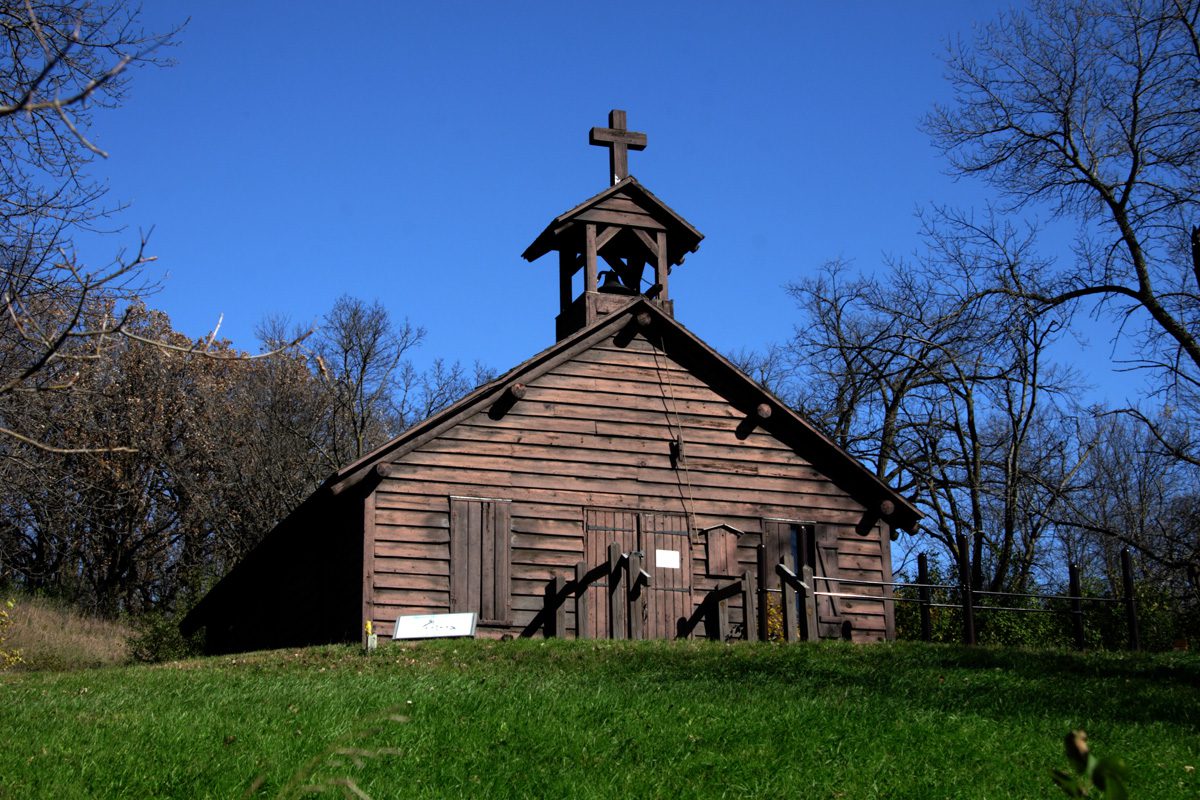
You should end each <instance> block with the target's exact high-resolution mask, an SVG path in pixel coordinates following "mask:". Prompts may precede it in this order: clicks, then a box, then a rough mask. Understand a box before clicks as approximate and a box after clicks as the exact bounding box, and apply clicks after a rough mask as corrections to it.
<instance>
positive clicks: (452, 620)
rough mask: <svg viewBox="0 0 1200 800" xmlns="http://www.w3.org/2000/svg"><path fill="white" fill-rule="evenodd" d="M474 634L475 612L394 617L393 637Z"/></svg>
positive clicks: (417, 637)
mask: <svg viewBox="0 0 1200 800" xmlns="http://www.w3.org/2000/svg"><path fill="white" fill-rule="evenodd" d="M474 635H475V612H474V611H465V612H462V613H459V614H412V615H410V616H407V617H397V618H396V630H395V633H393V634H392V638H393V639H439V638H451V637H455V636H474Z"/></svg>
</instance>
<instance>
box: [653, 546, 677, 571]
mask: <svg viewBox="0 0 1200 800" xmlns="http://www.w3.org/2000/svg"><path fill="white" fill-rule="evenodd" d="M654 566H656V567H658V568H659V569H679V551H678V550H655V551H654Z"/></svg>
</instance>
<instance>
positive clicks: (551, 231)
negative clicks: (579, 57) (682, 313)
mask: <svg viewBox="0 0 1200 800" xmlns="http://www.w3.org/2000/svg"><path fill="white" fill-rule="evenodd" d="M608 118H609V127H608V128H592V130H591V133H590V135H589V140H590V141H591V143H592V144H603V145H606V146H608V147H609V148H610V152H609V170H610V174H611V175H612V180H613V185H612V186H610V187H609V188H607V189H605V190H604V191H602V192H600V193H599V194H597V195H595V196H593V197H590V198H588V199H587V200H585V201H583V202H582V203H580V204H579V205H577V206H575V207H574V208H572V209H570V210H569V211H566V212H564V213H562V214H559V215H558V216H557V217H555V218H554V219H552V220H551V221H550V224H549V225H547V226H546V229H545V230H543V231H542V232H541V233H540V234H539V235H538V237H537V238H536V239H534V240H533V242H532V243H531V244H530V245H529V247H527V248H525V252H524V253H522V257H523V258H524V259H525V260H526V261H536V260H537V259H539V258H541V257H542V256H544V255H546V254H547V253H549V252H551V251H557V252H558V254H559V295H560V305H561V309H560V312H559V315H558V319H557V321H556V328H557V335H558V338H559V339H563V338H565V337H566V336H569V335H570V334H572V333H574V332H575V331H577V330H579V329H580V328H582V327H584V326H586V325H590V324H591V323H593V322H595V321H596V320H597V319H598V318H600V317H602V316H604V315H606V314H609V313H612V311H614V310H615V309H616V308H618V307H619V306H622V305H624V303H625V302H626V301H627V300H628V299H629V297H631V296H636V295H643V296H645V297H646V298H647V299H648V300H650V301H651V302H653V303H655V304H656V305H658V306H659V308H661V309H662V311H663V312H664V313H666V314H668V315H670V316H673V315H674V304H673V303H672V301H671V300H670V298H669V296H668V293H667V283H668V277H669V275H670V272H671V268H672V267H676V266H678V265H680V264H682V263H683V260H684V258H685V257H686V256H687V254H688V253H693V252H695V251H696V250H697V249H698V248H699V247H700V240H701V239H703V238H704V234H702V233H700V232H699V231H698V230H696V229H695V228H693V227H692V226H691V224H690V223H688V221H687V220H685V219H684V218H683V217H681V216H679V215H678V214H676V213H675V212H674V211H673V210H672V209H671V208H670V207H669V206H668V205H667V204H666V203H664V202H663V201H661V200H659V199H658V198H657V197H655V196H654V194H653V193H651V192H650V190H649V189H647V188H646V187H645V186H642V185H641V184H640V183H638V181H637V178H634V177H633V176H632V175H628V174H627V173H628V162H627V150H628V149H634V150H641V149H644V148H645V147H646V135H645V134H644V133H637V132H633V131H627V130H625V112H624V111H617V110H614V111H612V112H610V113H609V117H608ZM599 261H603V262H604V263H605V264H607V265H608V267H609V270H608V271H606V272H605V273H604V275H603V278H604V281H603V284H602V285H601V282H600V275H599V273H598V269H599V267H598V264H599ZM647 266H651V267H652V268H653V279H652V280H651V279H647V278H645V277H644V273H645V271H646V267H647ZM580 270H583V293H582V294H580V295H579V296H578V297H576V296H574V295H575V290H574V289H573V288H572V279H573V278H574V276H575V274H576V273H577V272H579V271H580Z"/></svg>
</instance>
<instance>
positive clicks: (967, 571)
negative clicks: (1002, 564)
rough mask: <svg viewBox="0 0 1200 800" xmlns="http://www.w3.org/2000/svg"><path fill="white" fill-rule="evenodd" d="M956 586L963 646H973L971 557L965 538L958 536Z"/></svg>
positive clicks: (973, 610) (973, 617)
mask: <svg viewBox="0 0 1200 800" xmlns="http://www.w3.org/2000/svg"><path fill="white" fill-rule="evenodd" d="M957 541H958V585H959V594H960V595H962V596H961V598H960V599H961V601H962V624H963V644H975V606H974V598H973V597H972V596H971V595H972V591H971V556H970V551H969V550H968V549H967V537H966V536H964V535H963V534H961V533H960V534H959V535H958V540H957Z"/></svg>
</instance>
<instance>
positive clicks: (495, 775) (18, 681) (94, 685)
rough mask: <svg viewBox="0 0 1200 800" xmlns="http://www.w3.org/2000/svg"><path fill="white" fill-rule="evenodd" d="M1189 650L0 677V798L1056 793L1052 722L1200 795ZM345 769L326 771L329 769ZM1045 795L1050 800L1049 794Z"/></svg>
mask: <svg viewBox="0 0 1200 800" xmlns="http://www.w3.org/2000/svg"><path fill="white" fill-rule="evenodd" d="M1197 686H1200V658H1197V657H1196V656H1194V655H1190V654H1161V655H1128V654H1119V653H1097V654H1090V655H1084V656H1081V655H1075V654H1069V653H1060V652H1032V651H1015V650H1008V651H1000V650H990V649H983V648H980V649H974V650H967V649H963V648H958V647H953V646H943V645H920V644H898V645H880V646H852V645H841V644H834V643H831V644H828V645H826V644H822V645H820V646H803V645H793V646H780V645H735V646H724V645H717V644H710V643H707V642H677V643H665V642H640V643H620V642H616V643H613V642H595V643H589V642H570V641H552V642H545V643H543V642H540V641H516V642H468V641H441V642H429V643H424V644H422V645H420V646H412V647H400V646H384V647H383V648H381V650H380V651H378V652H377V653H375V654H374V655H372V656H370V657H367V656H364V655H362V654H360V653H359V652H358V651H357V650H355V649H351V648H318V649H312V650H304V651H295V652H288V651H281V652H273V653H259V654H253V655H250V656H236V657H220V658H210V659H198V660H193V661H187V662H179V663H175V664H168V665H162V666H156V667H148V666H139V667H119V668H108V669H102V670H92V671H80V672H70V673H58V674H50V673H10V674H7V675H4V676H3V677H0V741H3V742H4V743H5V744H4V746H3V747H0V797H4V798H7V797H12V798H25V797H55V798H69V797H223V798H224V797H239V796H243V795H247V796H255V797H257V796H262V797H276V796H298V795H300V794H302V793H303V791H304V790H305V788H306V787H310V786H311V787H315V786H318V785H324V786H325V787H326V788H327V794H328V796H331V797H336V796H341V795H342V794H343V790H348V787H349V785H350V784H353V786H354V787H356V788H358V789H359V790H361V791H363V792H365V793H366V794H367V795H369V796H371V797H373V798H375V799H376V800H379V798H384V797H404V798H408V797H585V798H590V797H595V798H601V797H604V798H624V797H672V798H675V797H679V798H689V797H803V798H822V797H830V798H835V797H844V798H871V797H888V798H909V797H911V798H942V797H979V798H1003V797H1014V798H1028V797H1054V796H1055V795H1056V793H1057V792H1058V790H1057V789H1056V788H1055V787H1054V785H1053V784H1052V782H1051V780H1050V777H1049V770H1050V768H1052V767H1060V766H1065V765H1066V761H1065V758H1064V756H1063V753H1062V737H1063V735H1064V734H1065V733H1066V732H1067V731H1068V730H1069V729H1071V728H1084V729H1086V730H1087V731H1088V734H1089V737H1090V740H1091V743H1092V747H1093V749H1094V751H1096V752H1097V753H1099V754H1101V755H1106V754H1111V755H1119V756H1122V757H1124V758H1125V759H1126V760H1127V761H1128V762H1129V764H1130V766H1131V767H1132V771H1133V778H1132V781H1131V785H1130V788H1131V790H1132V793H1133V796H1134V797H1142V798H1170V797H1189V798H1194V797H1197V796H1198V795H1200V776H1197V775H1196V773H1195V772H1194V771H1188V770H1186V769H1185V767H1189V766H1190V767H1200V691H1198V690H1197V688H1196V687H1197ZM339 781H340V782H341V783H339ZM1059 796H1061V795H1059Z"/></svg>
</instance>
